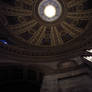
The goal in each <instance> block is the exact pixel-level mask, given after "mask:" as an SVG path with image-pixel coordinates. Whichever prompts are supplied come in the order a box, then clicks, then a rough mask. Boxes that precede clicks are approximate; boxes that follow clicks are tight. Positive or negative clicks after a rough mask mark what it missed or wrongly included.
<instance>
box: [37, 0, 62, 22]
mask: <svg viewBox="0 0 92 92" xmlns="http://www.w3.org/2000/svg"><path fill="white" fill-rule="evenodd" d="M38 14H39V16H40V17H41V18H42V19H43V20H44V21H47V22H53V21H55V20H57V19H58V18H59V17H60V16H61V14H62V6H61V4H60V3H59V2H58V1H57V0H43V1H42V2H41V3H40V4H39V7H38Z"/></svg>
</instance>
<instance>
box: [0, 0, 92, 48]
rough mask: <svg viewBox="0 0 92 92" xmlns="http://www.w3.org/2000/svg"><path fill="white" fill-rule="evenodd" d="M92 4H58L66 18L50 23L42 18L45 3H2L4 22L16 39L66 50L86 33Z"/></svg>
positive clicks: (74, 0)
mask: <svg viewBox="0 0 92 92" xmlns="http://www.w3.org/2000/svg"><path fill="white" fill-rule="evenodd" d="M52 1H53V0H52ZM89 1H90V0H58V2H59V3H60V5H62V14H61V15H60V17H59V18H58V19H57V20H55V21H54V22H51V23H49V22H46V21H44V20H42V19H41V18H40V16H39V14H38V6H39V4H40V3H41V2H42V0H1V1H0V22H1V24H3V25H4V26H5V27H6V29H7V30H8V32H9V33H10V34H12V35H13V36H14V37H15V38H16V39H18V40H20V41H22V42H25V43H27V44H29V45H30V46H39V47H55V46H62V45H64V44H65V43H67V42H71V41H72V40H73V39H75V38H77V37H78V36H79V35H80V34H82V33H83V32H85V30H86V27H87V24H88V22H89V20H90V18H91V17H92V9H91V7H90V6H88V3H89Z"/></svg>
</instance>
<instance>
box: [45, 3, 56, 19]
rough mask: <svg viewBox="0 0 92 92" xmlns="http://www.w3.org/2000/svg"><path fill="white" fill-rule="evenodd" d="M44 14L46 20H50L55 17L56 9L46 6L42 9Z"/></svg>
mask: <svg viewBox="0 0 92 92" xmlns="http://www.w3.org/2000/svg"><path fill="white" fill-rule="evenodd" d="M44 14H45V16H47V17H48V18H52V17H54V16H55V15H56V7H55V6H53V5H47V6H46V7H45V9H44Z"/></svg>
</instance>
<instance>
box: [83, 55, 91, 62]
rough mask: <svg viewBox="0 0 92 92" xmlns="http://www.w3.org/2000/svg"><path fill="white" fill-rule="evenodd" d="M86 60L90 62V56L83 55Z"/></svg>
mask: <svg viewBox="0 0 92 92" xmlns="http://www.w3.org/2000/svg"><path fill="white" fill-rule="evenodd" d="M84 58H85V59H86V60H88V61H90V62H92V56H87V57H84Z"/></svg>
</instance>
